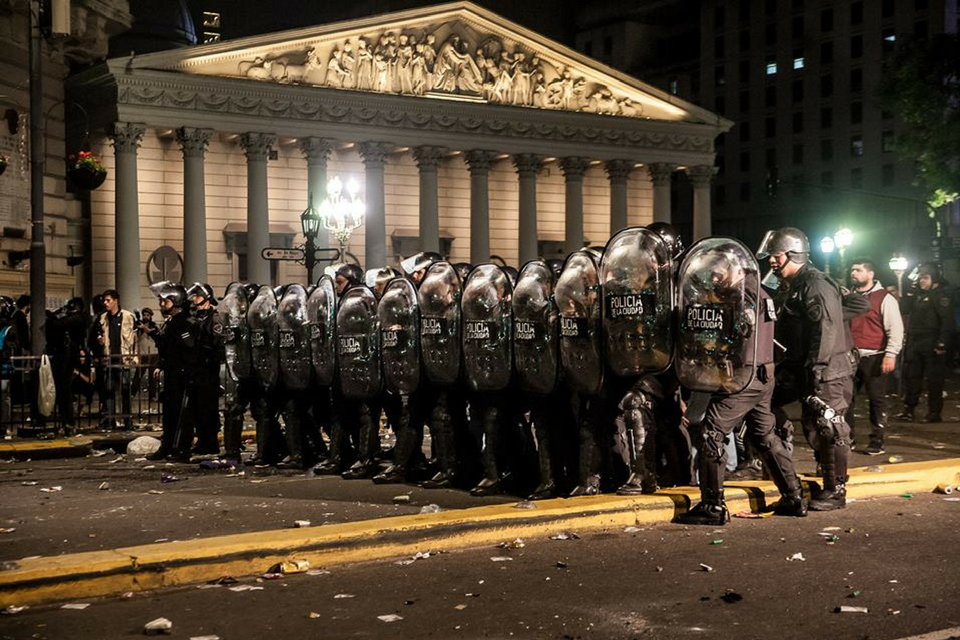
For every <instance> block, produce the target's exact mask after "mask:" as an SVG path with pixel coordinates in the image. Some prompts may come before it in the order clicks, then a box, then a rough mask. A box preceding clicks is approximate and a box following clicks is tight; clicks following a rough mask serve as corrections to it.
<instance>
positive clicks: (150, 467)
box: [140, 464, 157, 471]
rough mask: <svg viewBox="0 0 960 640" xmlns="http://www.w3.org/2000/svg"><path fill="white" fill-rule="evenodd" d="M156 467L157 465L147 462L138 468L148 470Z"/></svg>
mask: <svg viewBox="0 0 960 640" xmlns="http://www.w3.org/2000/svg"><path fill="white" fill-rule="evenodd" d="M156 468H157V465H155V464H148V465H146V466H144V467H140V470H141V471H150V470H152V469H156Z"/></svg>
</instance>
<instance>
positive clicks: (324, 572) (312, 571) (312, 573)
mask: <svg viewBox="0 0 960 640" xmlns="http://www.w3.org/2000/svg"><path fill="white" fill-rule="evenodd" d="M329 574H330V572H329V571H328V570H326V569H310V570H309V571H307V575H308V576H325V575H329Z"/></svg>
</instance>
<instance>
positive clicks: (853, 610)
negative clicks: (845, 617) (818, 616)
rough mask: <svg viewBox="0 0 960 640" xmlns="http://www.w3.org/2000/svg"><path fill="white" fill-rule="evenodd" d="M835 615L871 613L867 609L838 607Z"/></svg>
mask: <svg viewBox="0 0 960 640" xmlns="http://www.w3.org/2000/svg"><path fill="white" fill-rule="evenodd" d="M833 612H834V613H870V610H869V609H867V608H866V607H846V606H843V607H836V608H835V609H834V610H833Z"/></svg>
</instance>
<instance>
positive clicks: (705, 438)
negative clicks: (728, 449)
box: [700, 429, 726, 462]
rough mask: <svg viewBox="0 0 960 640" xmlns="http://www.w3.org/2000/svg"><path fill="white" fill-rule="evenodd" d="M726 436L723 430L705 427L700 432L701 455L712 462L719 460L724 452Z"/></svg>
mask: <svg viewBox="0 0 960 640" xmlns="http://www.w3.org/2000/svg"><path fill="white" fill-rule="evenodd" d="M725 438H726V436H724V434H723V432H722V431H719V430H715V429H704V430H703V431H702V432H701V433H700V455H701V456H703V457H704V459H705V460H709V461H710V462H719V461H720V460H722V459H723V454H724V440H725Z"/></svg>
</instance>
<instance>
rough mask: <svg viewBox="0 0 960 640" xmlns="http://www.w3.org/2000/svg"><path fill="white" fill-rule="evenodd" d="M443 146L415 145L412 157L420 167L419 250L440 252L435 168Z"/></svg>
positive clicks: (441, 155) (438, 205)
mask: <svg viewBox="0 0 960 640" xmlns="http://www.w3.org/2000/svg"><path fill="white" fill-rule="evenodd" d="M444 151H446V150H445V149H444V148H443V147H415V148H414V150H413V159H414V160H415V161H416V162H417V168H419V169H420V250H421V251H436V252H437V253H439V252H440V204H439V202H438V201H437V168H438V167H439V166H440V160H441V159H442V158H443V153H444Z"/></svg>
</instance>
